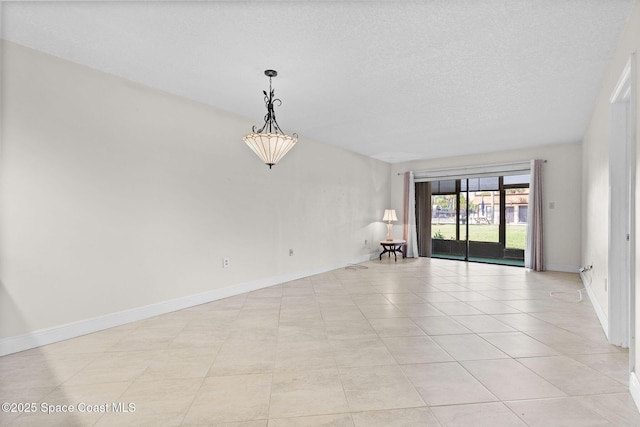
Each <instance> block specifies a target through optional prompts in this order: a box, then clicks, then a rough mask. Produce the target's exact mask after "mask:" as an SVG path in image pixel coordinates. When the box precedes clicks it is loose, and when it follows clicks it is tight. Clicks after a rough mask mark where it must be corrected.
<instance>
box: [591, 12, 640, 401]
mask: <svg viewBox="0 0 640 427" xmlns="http://www.w3.org/2000/svg"><path fill="white" fill-rule="evenodd" d="M639 50H640V4H638V3H637V2H636V4H635V6H634V8H633V10H632V12H631V16H630V18H629V20H628V22H627V25H626V27H625V31H624V32H623V34H622V36H621V38H620V41H619V43H618V47H617V49H616V53H615V55H614V57H613V60H612V61H611V65H610V66H609V70H608V72H607V75H606V77H605V80H604V81H603V84H602V87H601V90H600V94H599V96H598V100H597V102H596V105H595V108H594V112H593V115H592V117H591V121H590V123H589V126H588V128H587V130H586V133H585V137H584V144H583V145H584V146H583V176H582V194H583V195H582V198H583V225H582V227H583V235H584V243H583V249H582V261H583V263H585V264H586V263H593V266H594V267H593V274H592V275H593V281H592V283H593V285H592V290H593V295H594V296H595V299H596V301H595V304H598V305H599V306H600V307H601V308H602V310H603V311H604V313H605V315H607V316H608V314H609V313H608V306H609V295H608V292H607V291H606V290H605V286H604V282H605V279H606V278H607V276H608V258H609V253H608V240H609V206H608V200H609V144H610V143H611V132H612V129H611V117H612V109H611V103H610V100H609V98H610V96H611V93H612V91H613V89H614V87H615V85H616V84H617V82H618V79H619V77H620V74H621V73H622V70H623V69H624V67H625V65H626V63H627V61H628V59H629V56H630V54H631V53H634V52H635V53H636V70H639V69H640V55H639V54H638V53H639V52H638V51H639ZM635 87H636V99H638V91H637V88H638V80H637V75H636V80H635ZM639 122H640V109H639V108H637V106H636V117H635V128H636V132H637V129H638V123H639ZM638 139H639V138H638V134H637V133H636V135H635V141H636V142H635V145H636V170H637V171H640V165H639V163H640V158H638V153H639V152H640V150H639V149H638V147H640V141H639V140H638ZM638 178H640V175H636V207H635V212H636V235H635V242H636V246H637V245H638V244H639V243H640V234H639V233H638V230H640V228H638V226H639V225H640V206H639V205H638V203H640V196H639V195H638V190H640V180H638ZM636 254H640V248H639V247H636ZM635 270H636V285H635V287H636V295H637V298H638V299H637V300H636V313H637V312H638V307H640V292H638V290H637V289H639V286H638V283H639V281H640V274H638V273H640V262H638V257H637V256H636V266H635ZM636 330H640V316H638V315H637V314H636ZM630 352H631V354H633V353H634V352H635V354H636V361H635V366H636V367H638V366H640V355H638V352H637V351H634V349H631V350H630ZM636 369H637V368H636ZM636 383H637V382H636ZM634 397H635V399H636V402H637V403H640V390H636V392H635V395H634Z"/></svg>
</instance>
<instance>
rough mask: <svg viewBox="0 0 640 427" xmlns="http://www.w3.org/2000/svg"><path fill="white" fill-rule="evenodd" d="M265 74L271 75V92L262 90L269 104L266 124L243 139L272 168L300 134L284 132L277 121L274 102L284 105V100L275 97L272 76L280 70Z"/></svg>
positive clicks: (266, 71)
mask: <svg viewBox="0 0 640 427" xmlns="http://www.w3.org/2000/svg"><path fill="white" fill-rule="evenodd" d="M264 74H265V75H266V76H267V77H269V93H268V94H267V92H266V91H262V93H264V102H265V104H266V106H267V115H266V116H264V125H263V126H262V127H261V128H260V129H258V130H256V127H255V126H253V128H252V129H251V130H252V132H251V133H250V134H248V135H245V137H244V138H243V139H244V142H246V143H247V145H248V146H249V147H250V148H251V149H252V150H253V152H254V153H256V154H257V155H258V157H260V159H261V160H262V161H263V162H264V163H265V164H266V165H268V166H269V169H271V167H272V166H273V165H275V164H276V163H278V161H280V159H282V158H283V157H284V155H285V154H287V153H288V152H289V150H291V149H292V148H293V146H294V145H295V144H296V142H298V135H296V134H295V133H294V134H292V135H287V134H285V133H284V132H282V129H280V126H278V122H276V115H275V113H274V111H273V104H274V103H276V102H277V103H278V105H282V101H281V100H279V99H277V98H274V97H273V89H271V78H273V77H275V76H277V75H278V72H277V71H275V70H265V72H264Z"/></svg>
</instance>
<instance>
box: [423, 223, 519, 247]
mask: <svg viewBox="0 0 640 427" xmlns="http://www.w3.org/2000/svg"><path fill="white" fill-rule="evenodd" d="M465 230H466V225H462V226H461V228H460V238H461V240H464V237H465V236H464V233H465ZM431 237H433V238H438V239H442V238H443V239H446V240H455V238H456V226H455V224H432V225H431ZM469 237H470V239H469V240H472V241H474V242H498V226H497V225H493V224H469ZM526 238H527V227H526V226H525V225H507V244H506V247H507V248H509V249H524V246H525V241H526Z"/></svg>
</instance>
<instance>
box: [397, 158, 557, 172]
mask: <svg viewBox="0 0 640 427" xmlns="http://www.w3.org/2000/svg"><path fill="white" fill-rule="evenodd" d="M541 160H542V162H543V163H547V160H545V159H541ZM527 161H528V160H523V161H522V162H512V163H494V164H490V165H471V166H457V167H456V166H454V167H451V168H443V169H425V170H421V171H418V172H432V171H446V170H459V169H465V168H478V167H490V166H501V165H504V166H507V165H512V164H514V163H524V162H527ZM406 172H412V171H404V172H398V173H397V175H398V176H400V175H404V174H405V173H406ZM413 172H416V171H413Z"/></svg>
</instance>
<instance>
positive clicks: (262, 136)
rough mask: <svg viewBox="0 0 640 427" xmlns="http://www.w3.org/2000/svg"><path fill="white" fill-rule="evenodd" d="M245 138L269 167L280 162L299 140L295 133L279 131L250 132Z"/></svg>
mask: <svg viewBox="0 0 640 427" xmlns="http://www.w3.org/2000/svg"><path fill="white" fill-rule="evenodd" d="M243 139H244V142H246V143H247V145H248V146H249V147H250V148H251V149H252V150H253V152H254V153H256V154H257V155H258V157H260V159H262V161H263V162H264V163H265V164H267V165H269V168H271V166H273V165H275V164H276V163H278V162H279V161H280V159H282V158H283V157H284V155H285V154H287V153H288V152H289V150H291V149H292V148H293V146H294V145H295V144H296V142H298V138H297V137H296V136H295V135H293V136H289V135H282V134H279V133H250V134H248V135H246V136H245V137H244V138H243Z"/></svg>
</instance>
